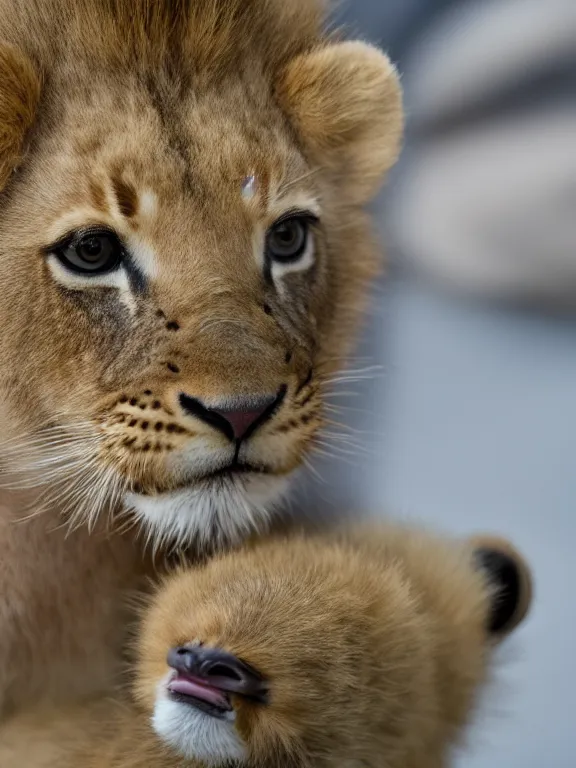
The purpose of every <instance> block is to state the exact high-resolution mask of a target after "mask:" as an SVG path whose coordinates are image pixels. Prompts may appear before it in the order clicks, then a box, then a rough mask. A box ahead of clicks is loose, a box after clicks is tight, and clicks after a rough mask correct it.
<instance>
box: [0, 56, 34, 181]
mask: <svg viewBox="0 0 576 768" xmlns="http://www.w3.org/2000/svg"><path fill="white" fill-rule="evenodd" d="M39 97H40V79H39V77H38V75H37V74H36V71H35V70H34V67H33V65H32V62H31V61H30V60H29V59H28V58H27V57H26V56H25V55H24V54H23V53H21V52H20V51H19V50H18V49H17V48H14V47H12V46H10V45H5V44H0V191H1V190H2V189H4V187H5V186H6V183H7V182H8V179H9V178H10V176H11V174H12V172H13V171H14V169H15V168H17V167H18V165H19V163H20V161H21V159H22V154H23V151H24V141H25V138H26V134H27V132H28V131H29V129H30V128H31V126H32V123H33V121H34V115H35V113H36V105H37V103H38V99H39Z"/></svg>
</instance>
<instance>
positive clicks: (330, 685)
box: [0, 525, 531, 768]
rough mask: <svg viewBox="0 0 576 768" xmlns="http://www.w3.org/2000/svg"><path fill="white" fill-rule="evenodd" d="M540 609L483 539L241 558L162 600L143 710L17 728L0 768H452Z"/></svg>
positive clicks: (148, 653) (285, 550)
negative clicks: (513, 643)
mask: <svg viewBox="0 0 576 768" xmlns="http://www.w3.org/2000/svg"><path fill="white" fill-rule="evenodd" d="M530 599H531V586H530V574H529V570H528V568H527V566H526V564H525V563H524V562H523V560H522V558H521V556H520V555H519V554H518V553H517V552H516V551H515V550H514V549H513V548H512V546H511V545H510V544H508V543H507V542H505V541H501V540H498V539H492V538H489V537H477V538H475V539H472V540H467V541H461V542H459V541H450V540H446V539H442V538H438V537H434V536H432V535H429V534H428V533H424V532H421V531H418V530H408V529H403V528H394V527H391V526H387V525H383V526H374V527H369V528H367V529H357V530H354V531H352V530H349V531H344V532H341V533H340V534H335V533H324V534H321V535H316V536H309V537H302V536H294V535H293V536H291V537H289V538H287V539H285V538H280V539H274V540H269V541H267V542H262V543H258V544H255V545H254V546H252V547H250V546H246V547H245V548H244V549H242V550H240V551H237V552H233V553H231V554H227V555H223V556H221V557H217V558H216V559H214V560H212V561H210V562H209V563H208V564H207V565H205V566H202V567H197V568H195V569H192V570H181V571H180V572H179V573H177V574H176V575H173V576H171V577H169V578H168V579H167V580H166V581H165V582H164V583H163V584H162V585H161V587H160V589H159V590H158V592H157V593H156V595H155V596H154V597H153V598H152V599H151V601H150V602H149V604H148V605H147V606H146V608H145V609H144V612H143V617H142V624H141V627H140V630H139V633H138V635H137V638H136V659H137V661H136V668H135V674H134V696H133V699H132V700H129V699H128V697H127V696H118V698H117V700H115V701H107V700H100V701H98V700H97V701H89V702H88V703H86V704H85V706H80V707H76V708H74V709H72V710H66V711H63V712H61V713H60V714H55V713H54V712H53V711H44V712H42V711H40V712H36V713H33V714H29V715H27V716H25V717H22V718H20V719H15V720H14V721H12V722H9V723H7V725H6V726H5V727H4V729H3V731H0V745H2V746H0V764H1V765H2V768H21V766H26V768H79V767H80V766H81V767H82V768H148V767H149V766H152V765H153V766H155V768H185V767H186V768H207V767H208V766H220V767H221V768H224V767H225V766H230V765H234V766H238V768H240V767H241V766H246V768H289V767H290V766H292V767H293V768H304V767H307V768H344V767H345V768H360V766H362V767H363V768H380V767H381V766H383V765H385V766H386V767H387V768H442V767H443V766H446V765H448V762H447V760H448V755H449V750H450V748H451V747H452V746H453V745H454V743H455V742H457V741H458V740H459V739H460V738H461V736H462V733H463V730H464V728H465V726H466V725H467V724H468V722H469V720H470V717H471V714H472V712H473V710H474V707H475V705H476V703H477V698H478V693H479V691H480V689H481V688H482V685H483V684H484V682H485V681H486V680H487V678H488V675H489V669H490V658H491V653H492V650H493V648H494V646H495V645H496V644H497V643H498V642H499V641H500V640H501V639H502V638H503V637H504V636H505V635H507V634H508V633H509V632H510V631H512V630H513V629H514V628H515V627H516V626H517V625H518V624H519V623H520V622H521V621H522V619H523V618H524V616H525V615H526V612H527V610H528V608H529V605H530ZM39 642H41V638H39ZM183 659H184V660H185V661H182V660H183ZM206 659H207V660H208V662H206ZM214 659H216V666H214ZM202 660H204V661H203V662H202ZM202 664H204V666H202ZM206 664H208V666H206ZM182 665H183V666H182ZM223 665H224V666H223ZM214 675H215V676H214ZM190 685H192V686H193V689H192V692H193V694H194V693H196V692H197V691H198V690H200V698H201V699H206V697H207V698H208V699H209V700H210V701H212V702H213V701H216V702H218V706H219V707H223V709H222V710H221V709H218V710H216V711H211V712H210V713H207V712H206V711H205V704H203V703H202V702H200V703H198V700H197V699H195V698H194V697H193V698H190V697H188V698H187V697H186V696H184V698H182V696H181V695H180V694H181V692H182V686H185V688H184V690H185V691H188V690H189V688H188V687H187V686H190ZM199 685H200V686H201V687H200V688H198V686H199ZM203 685H204V686H205V687H202V686H203ZM178 686H180V688H178ZM230 686H231V687H230ZM237 686H240V688H238V687H237ZM232 690H234V691H235V692H232V693H230V691H232Z"/></svg>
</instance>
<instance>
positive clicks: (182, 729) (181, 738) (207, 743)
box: [152, 695, 245, 765]
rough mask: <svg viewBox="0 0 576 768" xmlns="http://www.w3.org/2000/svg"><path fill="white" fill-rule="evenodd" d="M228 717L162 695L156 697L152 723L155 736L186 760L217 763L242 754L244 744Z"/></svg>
mask: <svg viewBox="0 0 576 768" xmlns="http://www.w3.org/2000/svg"><path fill="white" fill-rule="evenodd" d="M231 715H232V717H231V719H230V720H218V719H217V718H215V717H211V716H210V715H207V714H205V713H204V712H200V710H197V709H194V707H191V706H189V705H188V704H181V703H180V702H178V701H172V700H171V699H168V698H166V696H164V695H160V696H159V697H158V699H157V700H156V705H155V707H154V714H153V715H152V726H153V728H154V730H155V731H156V733H157V734H158V736H159V737H160V738H161V739H162V740H163V741H164V742H165V743H166V744H169V745H170V746H171V747H172V748H173V749H175V750H176V751H177V752H179V753H180V754H181V755H182V756H183V757H185V758H186V759H188V760H193V759H196V760H200V761H201V762H202V763H205V764H206V765H219V764H222V763H225V762H227V761H230V760H242V758H244V757H245V749H244V745H243V744H242V741H241V739H240V737H239V736H238V733H237V732H236V729H235V727H234V721H233V713H231Z"/></svg>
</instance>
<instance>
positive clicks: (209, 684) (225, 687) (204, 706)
mask: <svg viewBox="0 0 576 768" xmlns="http://www.w3.org/2000/svg"><path fill="white" fill-rule="evenodd" d="M167 661H168V666H170V667H171V668H172V669H173V670H174V674H173V675H172V677H171V678H170V680H169V681H168V684H167V690H168V695H169V697H170V698H171V699H172V700H175V701H178V702H181V703H183V704H188V705H190V706H193V707H196V709H199V710H201V711H202V712H205V713H206V714H208V715H211V716H212V717H217V718H219V719H221V720H222V719H227V720H229V719H231V716H232V717H233V715H234V707H233V706H232V701H231V698H230V695H231V694H234V695H237V696H241V697H243V698H246V699H251V700H252V701H254V702H260V703H262V704H264V703H266V701H267V699H268V685H267V683H266V681H265V679H264V677H263V676H262V674H261V673H260V672H258V670H256V669H254V667H252V666H250V665H249V664H246V662H244V661H241V660H240V659H238V658H237V657H236V656H233V655H232V654H231V653H228V652H226V651H223V650H220V649H218V648H206V647H204V646H201V645H200V646H182V647H179V648H172V649H171V650H170V651H169V653H168V659H167Z"/></svg>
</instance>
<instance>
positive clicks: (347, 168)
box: [278, 42, 404, 204]
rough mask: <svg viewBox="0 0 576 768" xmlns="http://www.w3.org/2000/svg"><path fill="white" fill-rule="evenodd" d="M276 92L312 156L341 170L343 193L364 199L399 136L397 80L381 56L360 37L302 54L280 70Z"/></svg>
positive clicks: (396, 148) (400, 112)
mask: <svg viewBox="0 0 576 768" xmlns="http://www.w3.org/2000/svg"><path fill="white" fill-rule="evenodd" d="M278 97H279V100H280V103H281V106H282V108H283V109H284V110H285V112H286V113H287V114H288V116H289V118H290V119H291V122H292V123H293V125H294V126H295V128H296V131H297V132H298V135H299V137H300V140H301V142H302V144H303V146H304V148H305V151H307V153H308V155H309V157H310V159H311V161H312V162H315V163H318V164H320V165H322V166H324V167H327V168H329V169H331V170H333V171H334V172H335V173H337V174H340V175H341V176H342V184H343V196H344V197H345V198H347V199H349V200H350V201H351V202H353V203H360V204H363V203H366V202H368V201H369V200H370V199H371V198H372V197H373V196H374V195H375V194H376V192H377V191H378V188H379V187H380V185H381V183H382V181H383V178H384V175H385V174H386V172H387V171H388V170H389V169H390V168H391V167H392V165H394V163H395V162H396V159H397V157H398V154H399V151H400V144H401V139H402V130H403V123H404V121H403V110H402V96H401V89H400V83H399V79H398V75H397V73H396V70H395V68H394V66H393V65H392V64H391V62H390V60H389V59H388V57H387V56H385V55H384V54H383V53H382V52H381V51H379V50H378V49H377V48H374V47H373V46H371V45H368V44H366V43H362V42H344V43H335V44H331V45H327V46H326V47H324V48H319V49H317V50H315V51H312V52H311V53H307V54H302V55H300V56H298V57H297V58H296V59H294V60H293V61H292V62H291V63H290V64H289V65H288V66H287V68H286V70H285V71H284V73H283V77H282V78H281V80H280V82H279V84H278ZM344 185H345V186H344Z"/></svg>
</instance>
